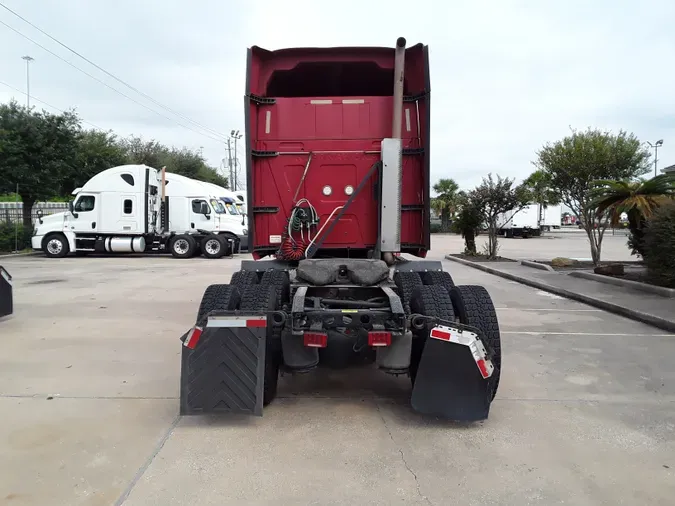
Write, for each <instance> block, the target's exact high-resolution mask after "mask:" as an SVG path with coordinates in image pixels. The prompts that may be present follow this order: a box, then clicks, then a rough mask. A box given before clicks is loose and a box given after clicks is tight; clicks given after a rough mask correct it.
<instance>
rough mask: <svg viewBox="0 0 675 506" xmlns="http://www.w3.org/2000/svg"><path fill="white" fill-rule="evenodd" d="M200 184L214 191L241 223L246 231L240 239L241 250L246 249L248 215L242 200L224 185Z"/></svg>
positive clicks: (230, 213)
mask: <svg viewBox="0 0 675 506" xmlns="http://www.w3.org/2000/svg"><path fill="white" fill-rule="evenodd" d="M200 184H202V185H203V186H204V187H206V188H207V191H209V192H211V193H213V195H214V196H216V197H217V198H218V199H219V200H220V201H221V202H222V203H223V205H224V206H225V210H226V211H227V213H228V216H229V217H230V218H231V219H235V220H237V221H238V222H239V223H241V225H242V227H243V229H244V233H243V235H241V236H240V237H239V239H240V242H241V250H242V251H245V250H246V249H247V248H248V230H247V229H248V226H247V224H248V216H246V212H245V211H244V209H243V207H242V205H241V202H240V201H238V199H237V196H236V194H235V193H234V192H232V191H230V190H228V189H227V188H223V187H222V186H218V185H216V184H213V183H207V182H201V181H200Z"/></svg>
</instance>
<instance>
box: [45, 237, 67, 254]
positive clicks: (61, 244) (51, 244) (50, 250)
mask: <svg viewBox="0 0 675 506" xmlns="http://www.w3.org/2000/svg"><path fill="white" fill-rule="evenodd" d="M42 251H44V252H45V255H47V256H48V257H49V258H63V257H65V256H66V255H67V254H68V253H69V252H70V245H69V244H68V239H66V236H65V235H63V234H51V235H48V236H47V237H45V238H44V239H43V240H42Z"/></svg>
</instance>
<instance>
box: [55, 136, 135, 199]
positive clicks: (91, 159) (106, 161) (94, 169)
mask: <svg viewBox="0 0 675 506" xmlns="http://www.w3.org/2000/svg"><path fill="white" fill-rule="evenodd" d="M77 148H78V149H77V157H76V159H75V163H74V165H73V170H72V171H71V173H70V174H68V175H67V176H66V177H65V178H64V180H63V183H62V185H61V190H60V192H59V193H60V194H61V195H63V196H68V195H70V193H71V192H72V191H73V190H74V189H75V188H77V187H79V186H82V185H83V184H84V183H86V182H87V181H88V180H89V179H91V178H92V177H93V176H95V175H96V174H98V173H99V172H101V171H104V170H106V169H109V168H111V167H117V166H118V165H124V164H126V163H127V154H126V151H125V149H124V146H123V145H122V144H121V143H120V141H119V139H118V138H117V136H116V135H115V134H114V133H113V132H110V131H109V132H101V131H98V130H85V131H82V132H80V134H79V136H78V138H77Z"/></svg>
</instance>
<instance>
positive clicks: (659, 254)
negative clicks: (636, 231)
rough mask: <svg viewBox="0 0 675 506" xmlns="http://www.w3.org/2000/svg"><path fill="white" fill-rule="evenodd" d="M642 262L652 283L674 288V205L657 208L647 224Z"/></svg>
mask: <svg viewBox="0 0 675 506" xmlns="http://www.w3.org/2000/svg"><path fill="white" fill-rule="evenodd" d="M643 247H644V251H645V255H644V262H645V264H646V265H647V272H648V275H649V277H650V278H651V279H652V281H653V282H654V283H658V284H660V285H663V286H668V287H671V288H675V203H669V204H667V205H664V206H662V207H661V208H659V209H658V210H657V211H656V212H655V213H654V214H653V215H652V217H651V219H650V220H649V221H648V222H647V226H646V228H645V233H644V244H643Z"/></svg>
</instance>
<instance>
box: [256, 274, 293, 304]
mask: <svg viewBox="0 0 675 506" xmlns="http://www.w3.org/2000/svg"><path fill="white" fill-rule="evenodd" d="M260 284H261V285H268V286H272V287H274V293H275V295H276V300H277V308H281V307H282V306H283V305H284V304H285V303H286V302H288V299H289V297H290V284H291V281H290V278H289V277H288V273H287V272H286V271H280V270H269V271H265V272H264V273H263V275H262V278H260Z"/></svg>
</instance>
